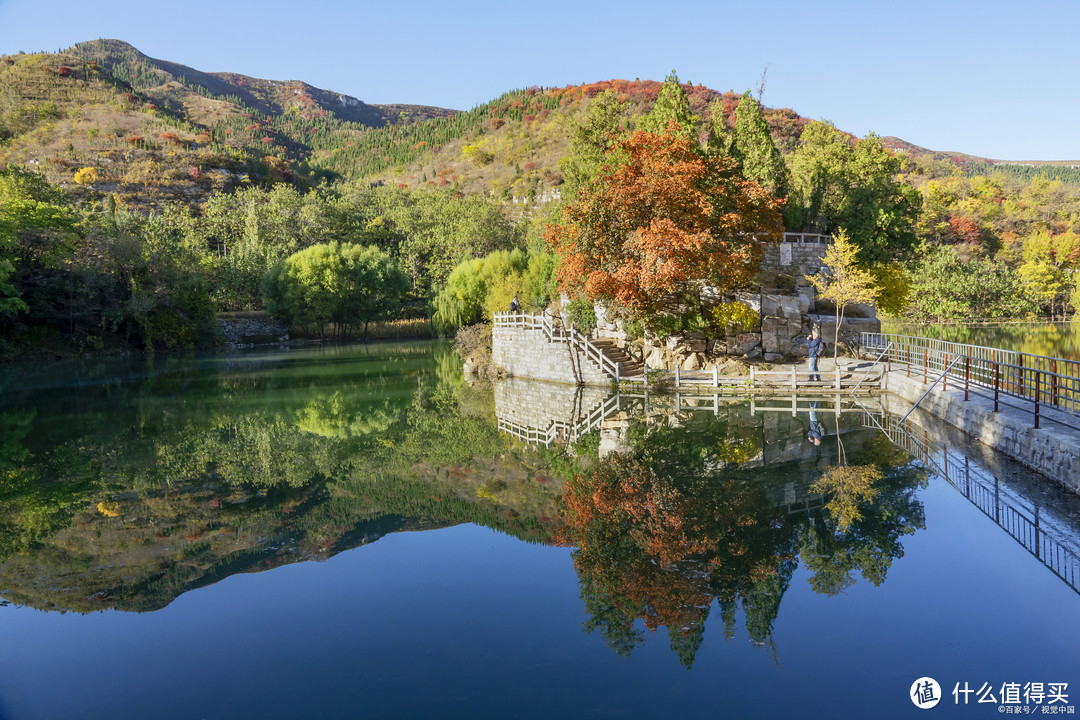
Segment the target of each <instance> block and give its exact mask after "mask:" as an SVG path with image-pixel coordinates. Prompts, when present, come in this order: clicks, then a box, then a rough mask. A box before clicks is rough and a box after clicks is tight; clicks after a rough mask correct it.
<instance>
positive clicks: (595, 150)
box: [559, 90, 629, 200]
mask: <svg viewBox="0 0 1080 720" xmlns="http://www.w3.org/2000/svg"><path fill="white" fill-rule="evenodd" d="M628 105H629V103H625V102H620V101H619V99H618V96H617V95H616V94H615V93H614V92H612V91H611V90H606V91H604V92H602V93H600V94H599V95H597V96H596V97H595V98H594V99H593V100H592V101H591V102H590V103H589V107H588V109H587V110H586V111H585V119H584V120H582V122H581V124H580V125H578V126H577V127H576V128H575V129H574V131H573V134H572V135H571V136H570V148H569V151H568V153H567V155H566V157H564V158H561V159H560V160H559V169H560V170H562V173H563V180H564V182H563V196H564V197H565V198H566V199H568V200H572V199H573V198H575V197H577V194H578V191H579V190H580V189H581V188H582V187H584V186H585V184H586V183H588V181H589V179H590V178H592V177H593V176H594V175H596V171H597V170H598V169H599V167H600V162H601V160H603V158H604V154H605V153H606V152H607V151H608V150H610V149H611V148H613V147H614V146H615V145H616V144H617V143H618V142H619V141H620V140H621V139H622V135H623V126H622V124H623V120H624V118H625V116H626V108H627V107H628Z"/></svg>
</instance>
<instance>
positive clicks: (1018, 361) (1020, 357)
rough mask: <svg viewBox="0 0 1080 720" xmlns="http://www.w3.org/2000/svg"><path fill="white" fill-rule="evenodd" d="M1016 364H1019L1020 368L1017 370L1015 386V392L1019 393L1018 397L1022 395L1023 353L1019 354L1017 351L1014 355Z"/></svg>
mask: <svg viewBox="0 0 1080 720" xmlns="http://www.w3.org/2000/svg"><path fill="white" fill-rule="evenodd" d="M1016 364H1017V365H1019V366H1020V370H1019V372H1018V375H1019V380H1018V382H1019V386H1018V388H1017V392H1016V394H1017V395H1019V396H1020V397H1024V356H1023V355H1020V354H1019V353H1018V354H1017V355H1016Z"/></svg>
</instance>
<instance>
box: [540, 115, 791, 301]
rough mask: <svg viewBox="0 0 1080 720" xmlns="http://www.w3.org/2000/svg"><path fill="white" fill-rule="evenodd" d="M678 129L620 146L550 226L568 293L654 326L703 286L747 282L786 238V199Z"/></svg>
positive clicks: (646, 134) (548, 233) (638, 135)
mask: <svg viewBox="0 0 1080 720" xmlns="http://www.w3.org/2000/svg"><path fill="white" fill-rule="evenodd" d="M675 130H676V128H673V127H671V126H669V127H668V129H667V131H666V132H665V133H664V134H654V133H649V132H644V131H638V132H635V133H634V134H633V135H631V136H630V137H628V138H626V139H625V140H623V141H621V142H619V143H617V144H616V145H615V146H614V147H613V148H612V149H611V150H609V151H608V152H607V153H606V155H605V162H604V164H602V165H601V166H600V168H599V170H598V172H597V174H596V176H595V177H594V178H593V181H592V182H591V183H589V184H588V185H587V186H586V187H585V188H583V189H582V191H581V192H580V193H579V194H578V198H577V199H576V200H575V201H574V202H573V203H571V204H570V205H568V206H567V207H566V208H565V210H564V212H563V216H562V222H561V223H558V224H552V225H549V226H548V228H547V231H546V238H547V240H548V242H549V243H550V244H551V245H552V247H553V248H554V249H555V251H556V252H557V253H558V255H559V257H560V259H561V265H560V268H559V272H558V279H559V283H560V286H561V288H562V290H563V291H564V292H568V293H570V294H577V293H583V294H584V295H585V296H586V297H587V298H589V299H590V300H601V301H603V302H605V303H607V304H608V305H611V306H613V307H614V308H615V309H616V310H617V311H619V312H620V313H623V314H626V315H629V316H632V317H645V318H647V317H649V316H651V315H654V314H655V313H657V312H658V311H659V310H660V309H661V308H662V307H663V306H664V304H665V302H666V300H667V299H668V298H670V296H672V295H675V294H679V293H683V292H685V291H687V290H688V289H690V288H691V287H692V286H693V284H695V283H707V284H710V285H717V286H720V287H732V286H735V285H738V284H740V283H742V282H744V281H746V280H747V279H749V276H750V274H751V273H752V272H753V271H754V269H755V267H756V265H757V262H758V261H759V260H760V258H761V253H762V249H763V247H764V244H765V243H766V242H769V241H775V240H778V239H779V236H780V234H781V232H782V224H781V218H780V213H779V212H778V210H779V208H780V206H781V204H782V201H780V200H778V199H777V198H775V197H774V196H773V195H772V194H770V193H769V192H768V191H767V190H765V189H764V188H762V187H761V186H759V185H757V184H756V183H754V182H751V181H748V180H745V179H743V178H742V177H741V175H740V174H739V172H738V170H737V168H736V166H735V163H734V162H733V161H732V160H731V159H730V158H727V157H722V156H710V155H705V154H703V153H702V152H701V151H700V149H699V148H698V147H697V146H696V144H695V143H693V142H692V141H691V140H689V139H686V138H680V137H677V136H676V134H675V132H674V131H675Z"/></svg>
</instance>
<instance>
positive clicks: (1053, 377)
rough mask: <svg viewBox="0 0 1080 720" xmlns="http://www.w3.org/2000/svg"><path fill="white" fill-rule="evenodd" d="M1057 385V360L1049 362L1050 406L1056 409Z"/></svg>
mask: <svg viewBox="0 0 1080 720" xmlns="http://www.w3.org/2000/svg"><path fill="white" fill-rule="evenodd" d="M1057 387H1058V383H1057V360H1051V361H1050V404H1051V405H1053V406H1054V407H1057V404H1058V389H1057Z"/></svg>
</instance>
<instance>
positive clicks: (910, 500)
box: [560, 422, 926, 668]
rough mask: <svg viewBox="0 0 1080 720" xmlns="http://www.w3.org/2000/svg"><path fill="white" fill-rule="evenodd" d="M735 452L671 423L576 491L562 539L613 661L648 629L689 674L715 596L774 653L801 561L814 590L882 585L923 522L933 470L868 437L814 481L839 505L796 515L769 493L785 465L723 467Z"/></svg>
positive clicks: (729, 629)
mask: <svg viewBox="0 0 1080 720" xmlns="http://www.w3.org/2000/svg"><path fill="white" fill-rule="evenodd" d="M882 439H884V438H882ZM837 442H839V441H837ZM739 445H740V446H744V445H745V439H744V440H743V441H741V442H740V443H739ZM731 448H732V441H730V440H729V433H728V428H727V424H726V423H724V422H715V423H711V424H708V425H706V426H704V427H694V428H692V429H691V428H671V427H662V428H658V429H654V430H652V431H651V432H649V433H647V434H644V435H643V436H642V437H640V438H639V439H638V440H637V442H636V443H634V445H633V450H631V451H630V452H627V453H623V454H612V455H608V456H607V457H606V458H604V459H603V460H602V461H600V463H599V465H598V466H597V467H596V468H595V470H594V471H593V472H592V473H591V474H587V475H585V474H579V475H577V476H576V477H574V478H573V479H572V480H571V481H569V482H568V483H567V486H566V489H565V492H564V495H563V506H564V519H565V521H566V526H565V527H564V528H563V531H562V534H561V536H560V541H561V542H562V543H563V544H564V545H570V546H574V547H576V550H575V551H574V553H573V559H574V565H575V568H576V569H577V572H578V576H579V582H580V587H581V596H582V599H583V600H584V603H585V609H586V612H587V613H588V614H589V620H588V621H587V622H586V624H585V628H586V630H587V631H589V632H592V631H594V630H598V631H599V632H600V633H601V635H602V636H603V637H604V639H605V640H606V642H607V644H608V645H609V646H610V647H611V649H612V650H614V651H615V652H616V653H618V654H620V655H628V654H629V653H630V652H631V650H632V649H633V648H634V647H635V646H636V645H637V644H639V643H641V642H643V641H644V638H645V632H644V630H642V629H641V628H640V626H639V623H638V622H637V621H638V620H640V621H642V624H643V625H644V627H645V628H647V629H649V630H651V631H655V630H657V629H658V628H660V627H661V626H663V627H666V628H667V631H668V635H669V637H670V639H671V647H672V650H674V651H675V652H676V653H677V654H678V656H679V659H680V661H681V662H682V664H683V665H684V666H686V667H687V668H689V667H691V666H692V664H693V662H694V657H695V655H696V653H697V650H698V648H699V647H700V645H701V642H702V639H703V637H704V629H705V622H706V620H707V619H708V616H709V612H710V608H711V607H712V602H713V600H716V601H717V603H718V605H719V608H720V611H721V615H722V617H723V623H724V634H725V637H727V638H728V639H729V640H730V639H732V638H733V637H734V636H735V633H736V612H737V606H738V605H740V604H741V606H742V610H743V614H744V616H745V628H746V632H747V634H748V635H749V638H750V640H751V641H752V642H753V643H755V644H759V645H766V646H770V647H771V644H772V628H773V623H774V621H775V620H776V617H777V613H778V612H779V608H780V601H781V599H782V598H783V595H784V593H785V592H786V590H787V588H788V585H789V583H790V581H791V577H792V575H793V573H794V571H795V569H796V567H797V565H798V558H799V557H800V556H801V557H802V559H803V563H804V564H805V565H806V567H807V568H808V570H810V572H811V573H813V574H812V576H811V578H810V584H811V586H812V587H813V588H814V590H815V591H817V592H821V593H825V594H829V595H833V594H836V593H838V592H840V591H842V590H843V589H844V588H846V587H849V586H850V585H851V584H852V583H853V582H854V580H853V579H852V576H853V573H854V572H856V571H859V572H861V573H862V575H863V577H865V578H866V579H867V580H869V581H870V582H872V583H873V584H875V585H877V584H880V583H881V582H882V581H883V580H884V579H885V574H886V572H887V571H888V568H889V565H890V564H891V563H892V561H893V559H895V558H898V557H900V556H902V554H903V547H902V545H901V542H900V538H902V537H903V536H904V535H908V534H911V533H913V532H915V531H916V530H917V529H920V528H922V527H923V526H924V517H923V508H922V505H921V503H920V502H919V500H918V499H917V498H916V496H915V490H916V488H917V487H919V486H921V485H924V484H925V482H926V477H925V474H924V472H923V471H921V470H919V469H917V468H915V467H914V466H912V465H911V464H910V463H909V462H908V461H907V459H906V456H905V455H904V454H903V453H898V452H895V451H894V449H893V448H892V446H891V444H890V443H888V440H887V439H884V443H882V442H880V441H879V440H878V439H876V438H875V439H871V440H869V441H867V442H866V443H864V444H863V446H862V448H861V449H860V450H859V452H858V453H856V454H855V455H854V456H853V458H852V464H848V463H846V462H843V463H842V464H840V465H837V466H836V467H834V468H831V469H827V470H826V472H825V473H824V474H823V475H822V479H821V480H819V485H820V490H822V491H824V492H825V493H826V494H827V495H828V496H829V503H830V509H829V510H828V511H827V512H825V513H821V512H815V513H812V514H805V513H804V514H800V515H789V514H788V513H787V512H786V511H785V510H784V509H783V508H781V507H779V506H778V505H777V503H776V502H774V500H773V499H772V498H770V495H769V493H768V492H767V487H768V478H767V476H768V474H769V473H770V472H779V473H783V472H785V467H784V466H777V467H776V468H773V469H772V470H765V471H763V470H762V469H761V468H752V467H749V464H748V463H746V462H737V461H736V462H732V461H730V460H726V459H725V456H727V457H730V456H731V455H732V452H731ZM744 449H745V448H744ZM742 454H744V453H742ZM837 468H842V470H841V471H840V472H838V471H837ZM786 471H787V472H790V471H791V467H790V463H789V467H787V468H786ZM837 509H839V511H838V510H837Z"/></svg>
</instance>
